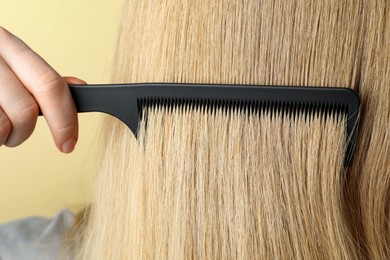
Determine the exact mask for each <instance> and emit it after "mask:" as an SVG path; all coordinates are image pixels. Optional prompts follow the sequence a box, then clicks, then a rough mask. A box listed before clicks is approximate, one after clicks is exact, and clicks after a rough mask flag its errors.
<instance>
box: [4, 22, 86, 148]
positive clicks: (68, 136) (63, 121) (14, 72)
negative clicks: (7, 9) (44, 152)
mask: <svg viewBox="0 0 390 260" xmlns="http://www.w3.org/2000/svg"><path fill="white" fill-rule="evenodd" d="M0 43H1V44H0V146H2V145H5V146H7V147H16V146H18V145H20V144H22V143H23V142H24V141H25V140H27V139H28V138H29V137H30V136H31V134H32V133H33V131H34V128H35V125H36V122H37V117H38V113H39V109H40V110H41V111H42V114H43V115H44V117H45V119H46V122H47V124H48V126H49V128H50V131H51V133H52V136H53V139H54V142H55V144H56V146H57V147H58V149H59V150H60V151H61V152H63V153H70V152H72V151H73V149H74V147H75V145H76V142H77V138H78V120H77V112H76V107H75V105H74V102H73V99H72V97H71V94H70V92H69V89H68V84H86V83H85V82H84V81H83V80H80V79H78V78H75V77H62V76H61V75H59V74H58V73H57V72H56V71H55V70H54V69H53V68H52V67H51V66H50V65H49V64H48V63H47V62H46V61H45V60H43V59H42V58H41V57H40V56H39V55H38V54H36V53H35V52H34V51H33V50H31V49H30V48H29V47H28V46H27V45H26V44H25V43H24V42H23V41H22V40H20V39H19V38H17V37H16V36H15V35H13V34H11V33H10V32H8V31H7V30H6V29H4V28H2V27H0Z"/></svg>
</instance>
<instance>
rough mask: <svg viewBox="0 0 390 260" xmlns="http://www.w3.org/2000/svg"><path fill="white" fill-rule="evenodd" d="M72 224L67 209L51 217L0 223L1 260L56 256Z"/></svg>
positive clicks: (71, 217)
mask: <svg viewBox="0 0 390 260" xmlns="http://www.w3.org/2000/svg"><path fill="white" fill-rule="evenodd" d="M74 223H75V216H74V214H73V213H72V212H70V211H69V210H62V211H61V212H59V213H58V214H57V215H56V216H55V217H54V218H43V217H30V218H26V219H21V220H16V221H13V222H10V223H6V224H2V225H0V259H2V260H7V259H57V257H56V256H58V255H59V254H60V252H61V248H62V247H64V246H65V238H66V234H67V232H69V229H70V228H71V227H72V226H73V225H74Z"/></svg>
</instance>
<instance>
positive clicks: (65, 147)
mask: <svg viewBox="0 0 390 260" xmlns="http://www.w3.org/2000/svg"><path fill="white" fill-rule="evenodd" d="M75 145H76V140H75V139H74V138H72V139H69V140H68V141H66V142H65V143H63V144H62V146H61V150H62V152H63V153H71V152H72V151H73V149H74V147H75Z"/></svg>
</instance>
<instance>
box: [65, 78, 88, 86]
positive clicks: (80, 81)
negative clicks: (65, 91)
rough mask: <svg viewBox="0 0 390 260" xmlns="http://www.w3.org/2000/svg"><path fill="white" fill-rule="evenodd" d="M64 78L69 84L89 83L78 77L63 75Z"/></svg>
mask: <svg viewBox="0 0 390 260" xmlns="http://www.w3.org/2000/svg"><path fill="white" fill-rule="evenodd" d="M63 78H64V80H65V82H66V83H67V84H82V85H85V84H87V82H85V81H84V80H82V79H79V78H76V77H63Z"/></svg>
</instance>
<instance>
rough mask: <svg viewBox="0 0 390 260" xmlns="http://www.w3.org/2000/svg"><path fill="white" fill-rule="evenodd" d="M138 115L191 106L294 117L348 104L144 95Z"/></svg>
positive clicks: (344, 107) (342, 108)
mask: <svg viewBox="0 0 390 260" xmlns="http://www.w3.org/2000/svg"><path fill="white" fill-rule="evenodd" d="M137 102H138V108H139V111H140V117H142V113H143V112H142V111H143V110H144V109H145V108H149V107H151V108H157V107H171V108H179V107H184V106H191V108H194V109H203V110H204V111H207V110H209V109H210V108H212V109H222V110H223V111H231V110H232V109H238V110H239V111H248V112H249V113H250V114H252V113H256V112H260V111H262V112H265V113H266V114H271V115H281V116H283V115H286V114H288V115H290V116H292V117H294V116H295V115H297V114H299V115H300V116H302V115H303V116H305V117H306V116H309V115H312V114H314V113H324V114H327V115H331V114H332V115H336V114H347V113H348V105H347V104H343V103H323V102H294V101H283V100H282V101H272V100H260V101H259V100H232V99H230V100H226V99H204V98H203V99H194V98H159V97H152V98H150V97H145V98H139V99H138V100H137Z"/></svg>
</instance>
